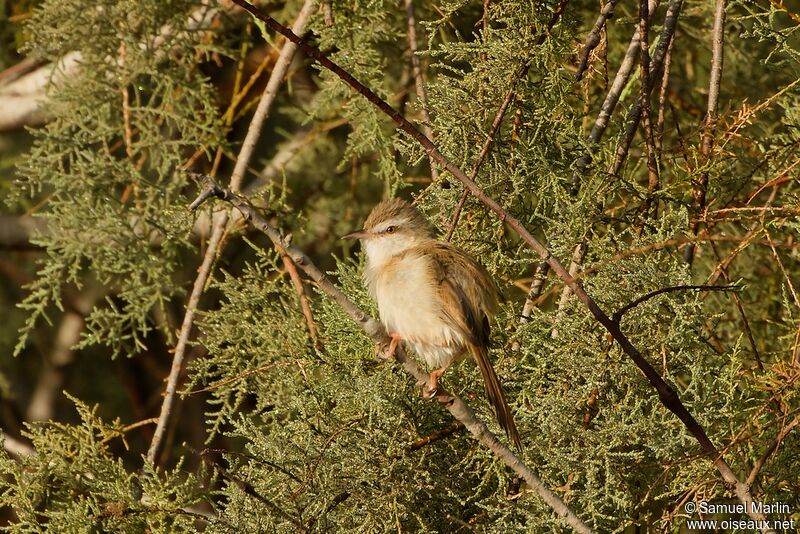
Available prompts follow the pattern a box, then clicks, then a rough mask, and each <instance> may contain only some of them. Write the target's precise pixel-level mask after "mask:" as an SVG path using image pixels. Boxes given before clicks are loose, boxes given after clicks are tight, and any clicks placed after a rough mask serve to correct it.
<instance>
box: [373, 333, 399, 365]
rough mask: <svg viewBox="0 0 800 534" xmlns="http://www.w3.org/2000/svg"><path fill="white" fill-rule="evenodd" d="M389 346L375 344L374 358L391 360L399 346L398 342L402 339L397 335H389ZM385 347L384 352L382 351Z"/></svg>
mask: <svg viewBox="0 0 800 534" xmlns="http://www.w3.org/2000/svg"><path fill="white" fill-rule="evenodd" d="M389 339H390V341H389V345H388V346H386V345H384V344H383V343H380V342H376V343H375V357H376V358H379V359H381V360H384V361H388V360H393V359H394V356H395V354H397V347H398V346H399V345H400V341H402V338H401V337H400V335H399V334H395V333H391V334H389ZM384 347H386V350H384Z"/></svg>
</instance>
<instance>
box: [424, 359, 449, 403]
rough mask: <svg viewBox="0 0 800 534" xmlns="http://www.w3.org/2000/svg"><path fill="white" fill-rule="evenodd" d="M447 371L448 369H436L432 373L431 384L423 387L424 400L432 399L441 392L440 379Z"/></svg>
mask: <svg viewBox="0 0 800 534" xmlns="http://www.w3.org/2000/svg"><path fill="white" fill-rule="evenodd" d="M446 369H447V367H442V368H441V369H434V370H433V371H431V380H430V382H428V383H427V384H425V385H424V386H423V387H422V396H423V397H424V398H426V399H432V398H433V397H435V396H436V392H437V391H438V390H439V377H440V376H442V375H443V374H444V372H445V370H446Z"/></svg>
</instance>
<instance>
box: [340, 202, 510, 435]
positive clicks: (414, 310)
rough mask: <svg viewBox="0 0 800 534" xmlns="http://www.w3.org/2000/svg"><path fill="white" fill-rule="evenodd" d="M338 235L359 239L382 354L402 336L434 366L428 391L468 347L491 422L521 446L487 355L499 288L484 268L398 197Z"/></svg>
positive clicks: (395, 344)
mask: <svg viewBox="0 0 800 534" xmlns="http://www.w3.org/2000/svg"><path fill="white" fill-rule="evenodd" d="M343 239H361V240H362V241H363V243H364V250H365V252H366V255H367V266H366V270H365V272H364V279H365V281H366V285H367V288H368V289H369V292H370V294H371V295H372V297H373V298H374V299H375V300H376V301H377V303H378V309H379V311H380V316H381V322H383V324H384V326H385V327H386V330H387V331H388V332H389V335H390V336H391V338H392V342H391V344H390V345H389V349H388V354H387V356H388V357H391V356H393V355H394V351H395V350H396V349H397V345H398V343H399V342H400V341H401V340H402V341H405V342H407V343H408V344H409V345H410V346H411V347H412V348H413V349H414V351H415V352H416V353H417V354H418V355H419V356H421V357H423V358H425V361H426V362H427V364H428V366H429V367H432V368H433V369H434V370H433V371H432V372H431V383H430V384H428V385H427V386H426V388H427V393H428V394H430V395H433V394H434V393H435V392H436V389H437V381H438V379H439V377H440V376H441V375H442V374H443V373H444V372H445V371H446V370H447V368H448V367H450V365H452V364H453V362H455V361H457V360H459V359H461V358H462V357H463V356H464V355H465V354H466V353H467V352H469V353H471V354H472V356H473V357H474V358H475V361H476V362H477V364H478V367H479V368H480V370H481V374H482V375H483V380H484V382H485V383H486V393H487V396H488V397H489V402H490V403H491V405H492V407H493V408H494V410H495V414H496V415H497V421H498V422H499V423H500V426H501V427H503V429H504V430H505V431H506V434H507V435H508V437H509V439H511V440H512V441H513V442H514V444H515V445H516V446H517V447H518V448H521V443H520V438H519V434H518V432H517V427H516V425H515V424H514V418H513V416H512V414H511V409H510V408H509V406H508V402H507V401H506V396H505V393H504V392H503V388H502V386H501V385H500V381H499V380H498V378H497V374H495V372H494V368H493V367H492V364H491V362H490V361H489V320H490V319H491V318H492V317H493V316H494V314H495V312H496V311H497V288H496V286H495V284H494V282H493V281H492V279H491V277H490V276H489V273H487V272H486V270H485V269H484V268H483V267H481V265H480V264H478V262H476V261H475V260H474V259H472V258H471V257H470V256H469V255H467V254H466V253H465V252H463V251H461V250H459V249H457V248H455V247H453V246H452V245H450V244H449V243H446V242H443V241H438V240H437V239H436V238H434V237H433V228H432V227H431V225H430V224H429V223H428V221H427V220H426V219H425V217H423V216H422V214H420V213H419V211H417V210H416V208H414V207H413V206H412V205H411V204H409V203H408V202H406V201H404V200H400V199H394V200H389V201H386V202H381V203H380V204H378V205H377V206H375V208H373V210H372V212H371V213H370V214H369V217H367V220H366V222H365V223H364V228H363V229H362V230H358V231H355V232H352V233H350V234H347V235H346V236H344V237H343Z"/></svg>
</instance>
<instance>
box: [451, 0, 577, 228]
mask: <svg viewBox="0 0 800 534" xmlns="http://www.w3.org/2000/svg"><path fill="white" fill-rule="evenodd" d="M568 3H569V0H561V1H560V2H559V3H558V5H557V6H556V9H555V10H554V11H553V14H552V15H551V16H550V21H549V22H548V23H547V31H546V32H544V33H542V35H540V36H539V39H538V40H537V41H536V46H541V45H542V43H544V41H545V39H547V36H548V35H549V34H550V32H551V31H552V30H553V28H554V27H555V25H556V24H557V23H558V20H559V19H560V18H561V14H562V13H563V12H564V9H565V8H566V7H567V4H568ZM484 16H486V15H484ZM530 67H531V60H528V61H526V62H525V64H524V65H522V66H521V67H520V68H519V70H518V71H517V72H516V74H515V75H514V77H513V78H512V79H511V87H509V88H508V91H507V92H506V96H505V97H503V102H502V104H500V109H498V110H497V113H496V114H495V116H494V120H493V121H492V126H491V128H489V133H488V134H487V135H486V139H485V140H484V142H483V146H482V147H481V151H480V152H479V153H478V159H476V160H475V164H474V165H473V166H472V172H471V173H470V179H471V180H472V181H475V178H477V176H478V171H480V168H481V165H483V160H484V159H485V158H486V155H487V154H488V153H489V148H490V147H491V146H492V142H493V141H494V139H495V136H496V135H497V131H498V130H499V129H500V125H501V124H502V123H503V117H505V115H506V112H507V111H508V106H509V105H510V104H511V101H512V100H514V97H515V96H516V87H517V83H519V81H520V80H521V79H522V78H524V77H525V75H526V74H528V69H530ZM468 196H469V189H468V188H466V187H465V188H464V191H463V192H462V193H461V198H459V199H458V204H456V208H455V210H453V216H452V218H451V219H450V226H449V227H448V228H447V234H445V238H444V239H445V241H450V239H452V237H453V232H455V230H456V226H457V225H458V219H459V218H460V217H461V211H462V210H463V209H464V204H465V203H466V202H467V197H468Z"/></svg>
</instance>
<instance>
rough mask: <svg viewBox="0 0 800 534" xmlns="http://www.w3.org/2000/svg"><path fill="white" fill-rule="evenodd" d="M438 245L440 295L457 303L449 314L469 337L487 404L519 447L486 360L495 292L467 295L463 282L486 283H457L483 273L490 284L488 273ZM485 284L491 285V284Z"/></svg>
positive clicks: (494, 376)
mask: <svg viewBox="0 0 800 534" xmlns="http://www.w3.org/2000/svg"><path fill="white" fill-rule="evenodd" d="M437 248H438V249H439V250H437V251H436V252H437V254H434V258H436V260H435V261H436V263H437V264H438V265H437V270H438V271H439V275H440V282H439V283H440V291H441V295H442V298H443V299H445V300H449V301H451V302H453V303H454V304H458V305H457V306H453V307H452V308H451V309H457V310H461V313H460V314H459V315H460V317H453V316H451V317H450V319H451V321H453V323H454V324H457V325H459V327H460V328H461V329H462V330H463V333H464V334H465V337H467V338H468V339H469V343H470V346H469V349H470V352H471V353H472V356H473V357H474V358H475V362H476V363H477V364H478V368H479V369H480V370H481V375H482V376H483V381H484V383H485V388H486V395H487V397H488V398H489V404H491V405H492V408H493V409H494V412H495V415H496V417H497V422H498V423H500V426H501V427H502V428H503V430H505V431H506V435H507V436H508V438H509V439H510V440H511V441H512V442H513V443H514V445H515V446H516V447H517V448H518V449H521V448H522V443H521V441H520V437H519V433H518V432H517V426H516V424H514V417H513V415H512V414H511V408H510V407H509V406H508V401H507V400H506V395H505V392H504V391H503V387H502V386H501V385H500V380H499V379H498V378H497V374H496V373H495V371H494V368H493V367H492V363H491V361H489V348H488V347H489V319H488V318H487V316H486V314H487V312H488V313H492V312H493V311H494V308H495V306H496V302H495V300H494V295H492V294H474V295H470V296H471V297H472V298H468V297H467V295H466V294H465V293H464V291H465V288H464V285H466V287H467V290H469V288H475V289H472V290H473V291H480V289H478V288H480V287H486V286H487V284H486V283H484V284H464V285H462V284H460V283H459V280H472V279H474V278H476V277H484V278H486V279H487V280H486V282H487V283H488V284H491V283H492V282H491V279H490V278H489V276H488V273H486V272H485V271H483V269H482V268H481V267H480V266H479V265H477V264H475V263H474V262H473V261H472V260H471V259H470V258H469V257H467V256H465V255H464V254H462V253H460V252H459V251H458V250H456V249H453V248H451V247H448V246H446V245H441V244H439V245H437ZM443 254H447V255H450V256H451V258H449V259H451V261H449V262H443V261H440V258H441V256H442V255H443ZM448 265H449V266H451V267H450V268H451V269H454V270H460V271H461V272H459V273H458V274H457V275H456V273H453V272H448V271H449V269H448V267H447V266H448ZM488 287H491V285H489V286H488ZM470 303H473V305H474V306H473V305H470ZM451 315H452V314H451Z"/></svg>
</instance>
